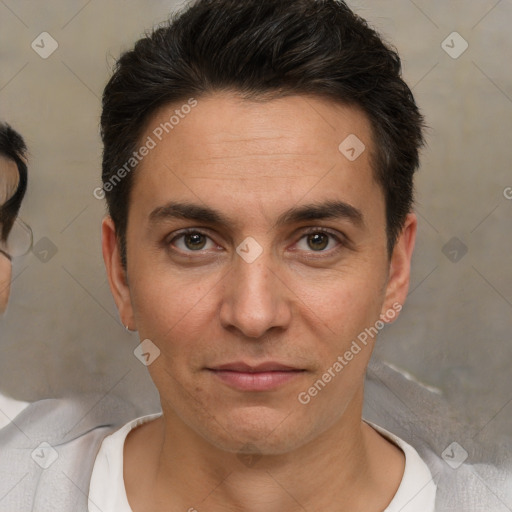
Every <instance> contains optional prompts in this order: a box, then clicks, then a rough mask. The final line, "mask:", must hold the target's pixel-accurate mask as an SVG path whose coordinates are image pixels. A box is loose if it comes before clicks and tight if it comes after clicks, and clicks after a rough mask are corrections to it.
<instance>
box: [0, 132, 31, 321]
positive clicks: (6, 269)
mask: <svg viewBox="0 0 512 512" xmlns="http://www.w3.org/2000/svg"><path fill="white" fill-rule="evenodd" d="M26 149H27V148H26V146H25V142H24V141H23V138H22V137H21V135H19V134H18V133H17V132H16V131H14V130H13V129H12V128H11V127H10V126H9V125H7V124H4V123H0V314H1V313H3V312H4V311H5V308H6V307H7V302H8V299H9V292H10V286H11V273H12V265H11V259H12V256H11V254H10V249H9V247H8V243H7V238H8V236H9V234H10V232H11V230H12V228H13V225H14V221H15V220H16V217H17V215H18V211H19V209H20V206H21V202H22V200H23V197H24V195H25V191H26V188H27V165H26V163H25V152H26Z"/></svg>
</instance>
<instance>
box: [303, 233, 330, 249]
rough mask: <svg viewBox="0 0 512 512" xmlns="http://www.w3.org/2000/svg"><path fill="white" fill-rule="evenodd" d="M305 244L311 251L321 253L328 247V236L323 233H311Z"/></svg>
mask: <svg viewBox="0 0 512 512" xmlns="http://www.w3.org/2000/svg"><path fill="white" fill-rule="evenodd" d="M307 243H308V246H309V248H310V249H312V250H313V251H323V250H324V249H325V248H326V247H327V246H328V245H329V236H328V235H326V234H325V233H313V234H311V235H308V236H307Z"/></svg>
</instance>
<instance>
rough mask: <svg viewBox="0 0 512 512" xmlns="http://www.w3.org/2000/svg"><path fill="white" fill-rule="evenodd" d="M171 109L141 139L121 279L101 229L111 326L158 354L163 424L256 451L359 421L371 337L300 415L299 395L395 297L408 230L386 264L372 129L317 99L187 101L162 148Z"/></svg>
mask: <svg viewBox="0 0 512 512" xmlns="http://www.w3.org/2000/svg"><path fill="white" fill-rule="evenodd" d="M176 108H179V105H178V106H176V105H173V106H169V107H166V108H163V109H161V110H160V111H159V112H158V113H157V115H155V116H154V118H153V119H152V121H151V123H150V124H149V126H148V129H147V132H146V133H145V134H144V135H143V137H142V139H141V141H142V143H145V142H146V141H147V137H148V136H151V137H152V138H153V139H154V140H155V142H157V144H156V147H154V148H153V149H152V150H151V151H150V152H149V154H148V155H147V156H146V157H145V158H144V159H143V160H142V162H141V163H140V164H139V167H138V168H137V171H136V175H135V176H134V184H133V189H132V194H131V199H130V211H129V218H128V230H127V257H128V267H127V281H126V282H125V281H124V280H123V273H122V271H121V268H120V266H119V263H118V259H119V258H118V256H119V255H118V252H117V249H116V248H115V243H114V242H113V241H114V240H115V238H114V237H113V230H112V223H111V221H110V220H109V219H107V220H106V221H105V223H104V255H105V258H106V260H107V267H108V268H109V273H110V279H111V286H112V288H113V292H114V296H115V299H116V302H117V305H118V307H119V310H120V314H121V317H122V319H123V321H124V322H125V323H126V324H129V325H130V327H131V328H134V329H137V330H138V331H139V335H140V339H141V341H142V340H145V339H149V340H151V342H152V343H154V345H156V347H158V349H159V350H160V355H159V357H157V358H156V359H155V360H154V362H152V364H151V365H150V366H149V371H150V374H151V377H152V379H153V381H154V382H155V385H156V387H157V388H158V391H159V393H160V396H161V401H162V407H163V410H164V415H165V416H166V417H167V418H168V419H172V420H173V421H175V422H178V423H180V424H181V425H183V426H185V427H186V428H188V429H190V430H191V431H193V432H194V433H195V434H198V435H199V436H201V437H202V438H203V439H206V440H207V441H208V442H209V443H212V444H213V445H215V446H217V447H220V448H222V449H225V450H228V451H238V450H240V449H241V447H243V446H244V445H246V444H251V445H253V446H255V447H256V449H257V450H258V451H260V452H261V453H268V454H271V453H283V452H286V451H289V450H292V449H295V448H298V447H300V446H303V445H305V444H306V443H307V442H309V441H311V440H313V439H315V438H318V437H319V436H320V435H321V434H322V433H325V432H327V431H328V430H329V429H331V428H333V427H335V426H336V425H338V424H340V422H343V421H344V419H345V420H346V421H348V422H350V421H355V419H357V421H360V415H361V410H360V408H361V400H362V387H363V379H364V373H365V368H366V365H367V363H368V360H369V357H370V354H371V349H372V346H373V340H372V339H371V337H370V338H369V339H368V343H367V345H366V346H364V345H363V344H361V343H359V345H360V348H361V350H360V351H359V352H358V353H357V354H355V355H353V358H351V360H350V361H348V360H347V359H346V358H344V361H345V362H346V364H344V365H343V369H342V370H341V371H338V372H335V373H334V375H335V376H334V377H332V375H333V373H332V371H331V377H332V378H331V379H330V382H328V383H327V384H326V385H325V386H324V387H323V388H322V390H321V391H320V392H318V393H317V394H316V396H314V397H312V398H311V400H310V401H309V403H307V404H303V403H301V402H300V401H299V400H298V396H299V394H300V393H302V392H304V391H307V390H308V389H309V388H310V387H311V386H312V385H313V384H314V383H315V382H316V381H318V380H319V379H322V376H323V375H324V374H325V372H326V371H327V370H328V369H329V368H332V367H333V365H334V363H335V362H336V361H339V359H338V356H343V355H344V354H345V353H346V352H347V351H349V350H350V347H351V346H353V345H352V343H353V341H354V340H356V339H357V337H358V335H360V334H361V333H362V332H364V330H365V329H366V328H369V327H372V326H375V324H376V322H377V321H379V318H380V315H382V314H386V312H387V311H388V310H392V309H393V310H396V306H395V307H394V306H393V304H395V305H396V303H397V302H402V301H403V299H404V298H405V293H406V288H407V284H408V272H409V267H408V263H409V259H410V252H411V251H412V245H413V242H414V230H415V220H414V218H413V217H409V218H408V222H407V225H408V227H407V229H406V235H403V236H402V238H401V241H399V243H398V245H397V249H396V251H395V253H396V254H395V253H394V256H393V257H392V258H391V260H390V259H389V255H388V253H387V250H386V222H385V203H384V196H383V192H382V190H381V188H380V186H379V185H378V184H377V183H376V182H375V180H374V177H373V173H372V169H371V160H370V154H371V152H372V150H373V147H374V145H373V142H372V136H371V129H370V125H369V122H368V121H367V119H366V117H365V116H364V115H363V114H362V113H361V112H360V111H358V110H356V109H354V108H351V107H344V106H340V105H335V104H334V103H332V102H328V101H326V100H322V99H319V98H313V97H302V96H295V97H288V98H284V99H279V100H273V101H269V102H264V103H255V102H248V101H242V100H240V99H237V98H236V97H235V96H234V95H230V94H227V93H226V94H216V95H213V96H210V97H206V98H199V99H198V105H197V107H195V108H194V109H193V110H192V111H191V113H189V114H188V115H187V116H186V117H185V118H184V119H182V120H180V122H179V124H178V125H176V126H174V128H173V130H172V132H170V133H169V134H168V135H165V136H164V137H163V138H162V141H161V142H159V141H158V139H157V138H156V137H155V136H154V134H153V131H154V130H155V128H157V127H158V126H160V125H161V123H165V122H167V121H168V120H169V118H170V117H171V116H172V115H173V113H174V110H176ZM349 135H355V136H357V138H358V139H359V140H360V141H361V142H362V143H363V144H364V145H365V146H366V149H365V150H364V151H363V152H362V153H361V154H360V156H359V157H358V158H356V159H355V160H354V159H353V156H354V154H355V151H350V150H351V147H352V146H353V145H354V140H355V139H354V138H353V137H352V138H351V139H349V142H350V141H352V144H348V146H349V147H348V148H347V147H345V146H342V149H343V152H342V151H341V150H340V149H339V146H340V144H341V143H342V142H343V141H344V140H345V139H347V137H348V136H349ZM360 147H362V146H358V148H360ZM346 155H348V156H349V157H350V158H347V156H346ZM185 206H193V208H185ZM313 206H314V207H316V210H315V208H313ZM216 217H217V218H216ZM249 237H250V238H249ZM237 249H238V251H237ZM393 316H394V315H393ZM149 347H151V345H149ZM356 351H357V350H356V349H354V350H353V352H356ZM149 352H151V349H150V350H149ZM261 365H263V366H261ZM265 365H266V366H265ZM258 367H259V368H258ZM337 368H339V366H338V367H337ZM290 369H292V371H290ZM258 370H259V372H258ZM272 370H280V371H272ZM251 372H252V373H251ZM324 381H325V378H324ZM302 396H304V395H302Z"/></svg>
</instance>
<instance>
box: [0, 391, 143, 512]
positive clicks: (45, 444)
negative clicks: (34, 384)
mask: <svg viewBox="0 0 512 512" xmlns="http://www.w3.org/2000/svg"><path fill="white" fill-rule="evenodd" d="M135 415H136V412H135V408H134V407H133V406H132V405H131V404H129V403H126V402H124V401H123V400H121V399H119V398H117V397H112V396H106V397H105V396H103V395H86V396H82V397H79V398H62V399H47V400H40V401H38V402H34V403H32V404H30V405H29V406H27V407H26V408H25V409H24V410H23V411H22V412H21V413H20V414H19V415H18V416H16V417H15V418H14V419H13V420H12V421H11V422H10V423H9V424H8V425H7V426H5V427H4V428H3V429H1V430H0V512H4V511H5V512H12V511H13V510H16V511H17V512H25V511H27V512H28V511H32V510H37V511H38V512H39V511H41V512H45V511H52V512H61V511H62V512H64V511H66V512H68V511H69V510H73V511H74V512H75V511H76V512H82V511H83V512H86V511H87V490H88V486H89V480H90V476H91V472H92V467H93V465H94V460H95V457H96V454H97V452H98V449H99V446H100V445H101V442H102V440H103V439H104V438H105V437H106V436H107V435H109V434H110V433H112V432H113V431H115V430H116V429H117V428H119V426H120V425H123V424H124V423H125V422H126V421H127V420H128V419H129V418H133V417H134V416H135Z"/></svg>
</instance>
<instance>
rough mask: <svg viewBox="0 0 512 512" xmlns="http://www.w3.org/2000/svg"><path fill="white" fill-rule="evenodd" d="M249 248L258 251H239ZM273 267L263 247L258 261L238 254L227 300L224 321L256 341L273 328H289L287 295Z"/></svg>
mask: <svg viewBox="0 0 512 512" xmlns="http://www.w3.org/2000/svg"><path fill="white" fill-rule="evenodd" d="M249 243H250V242H249ZM248 247H249V251H254V249H255V248H254V247H252V248H251V247H250V245H249V246H244V245H243V244H241V245H240V246H239V248H238V250H237V252H239V253H240V249H242V250H243V249H247V248H248ZM253 256H254V253H253ZM273 267H275V262H274V261H273V258H272V254H271V253H270V251H269V250H263V248H262V250H261V253H260V254H259V255H258V256H257V257H256V258H255V259H252V258H245V259H244V256H243V253H242V254H241V255H240V256H239V255H237V257H236V259H235V261H234V263H233V268H232V272H230V273H229V275H228V280H229V283H228V286H227V287H226V288H225V295H224V297H223V304H222V309H221V316H222V318H221V320H222V322H223V323H224V325H225V326H228V325H231V326H234V327H236V328H237V329H238V330H239V331H241V332H242V333H243V334H244V335H245V336H247V337H252V338H258V337H261V336H263V335H264V334H265V332H266V331H268V330H269V329H271V328H272V327H285V326H286V324H287V322H288V321H289V316H290V315H289V310H288V304H287V300H286V292H285V290H284V289H283V286H282V283H281V282H280V280H279V279H278V278H277V276H276V271H275V270H274V269H273Z"/></svg>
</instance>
